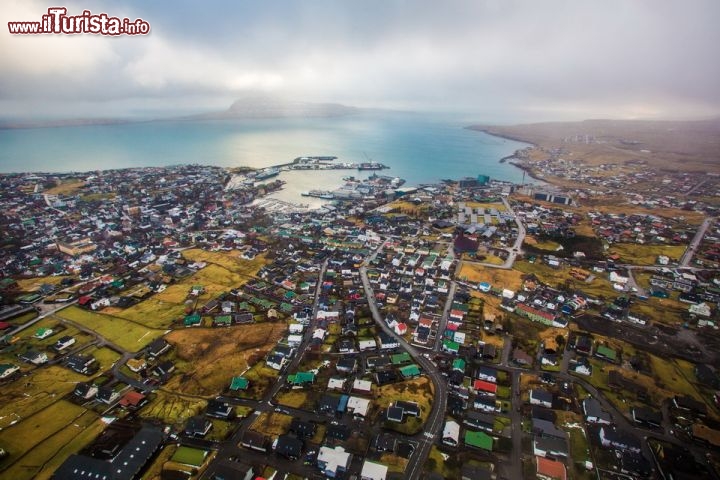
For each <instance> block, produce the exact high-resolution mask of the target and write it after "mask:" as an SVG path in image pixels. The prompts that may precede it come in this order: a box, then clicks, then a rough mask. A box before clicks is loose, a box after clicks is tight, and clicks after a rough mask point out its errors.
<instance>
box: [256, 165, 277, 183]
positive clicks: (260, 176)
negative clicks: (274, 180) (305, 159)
mask: <svg viewBox="0 0 720 480" xmlns="http://www.w3.org/2000/svg"><path fill="white" fill-rule="evenodd" d="M279 174H280V169H278V168H274V167H273V168H266V169H265V170H261V171H259V172H258V173H257V175H255V180H265V179H267V178H270V177H274V176H277V175H279Z"/></svg>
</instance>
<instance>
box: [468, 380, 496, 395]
mask: <svg viewBox="0 0 720 480" xmlns="http://www.w3.org/2000/svg"><path fill="white" fill-rule="evenodd" d="M473 389H474V390H476V391H478V392H487V393H492V394H495V393H497V385H496V384H494V383H490V382H486V381H485V380H475V381H474V382H473Z"/></svg>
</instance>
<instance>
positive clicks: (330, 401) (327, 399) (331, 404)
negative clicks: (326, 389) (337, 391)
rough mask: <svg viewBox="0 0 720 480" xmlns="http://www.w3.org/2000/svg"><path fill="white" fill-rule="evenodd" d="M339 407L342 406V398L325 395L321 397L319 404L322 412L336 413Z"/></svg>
mask: <svg viewBox="0 0 720 480" xmlns="http://www.w3.org/2000/svg"><path fill="white" fill-rule="evenodd" d="M338 405H340V397H338V396H336V395H329V394H327V393H326V394H324V395H323V396H322V397H320V401H319V402H318V410H319V411H320V412H327V413H329V412H336V411H337V409H338Z"/></svg>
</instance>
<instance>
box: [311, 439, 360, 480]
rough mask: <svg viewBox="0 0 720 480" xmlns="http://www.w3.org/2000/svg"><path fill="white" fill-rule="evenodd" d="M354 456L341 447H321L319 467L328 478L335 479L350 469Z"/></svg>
mask: <svg viewBox="0 0 720 480" xmlns="http://www.w3.org/2000/svg"><path fill="white" fill-rule="evenodd" d="M351 460H352V455H351V454H350V453H349V452H346V451H345V449H344V448H343V447H341V446H337V447H335V448H330V447H320V450H319V451H318V456H317V466H318V468H319V469H320V470H321V471H322V472H323V474H324V475H325V476H326V477H330V478H335V477H336V476H337V475H338V474H339V473H343V472H346V471H347V469H348V468H349V467H350V461H351Z"/></svg>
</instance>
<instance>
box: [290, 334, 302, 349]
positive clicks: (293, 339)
mask: <svg viewBox="0 0 720 480" xmlns="http://www.w3.org/2000/svg"><path fill="white" fill-rule="evenodd" d="M302 341H303V337H302V335H288V339H287V343H288V345H289V346H291V347H298V346H300V344H301V343H302Z"/></svg>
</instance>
